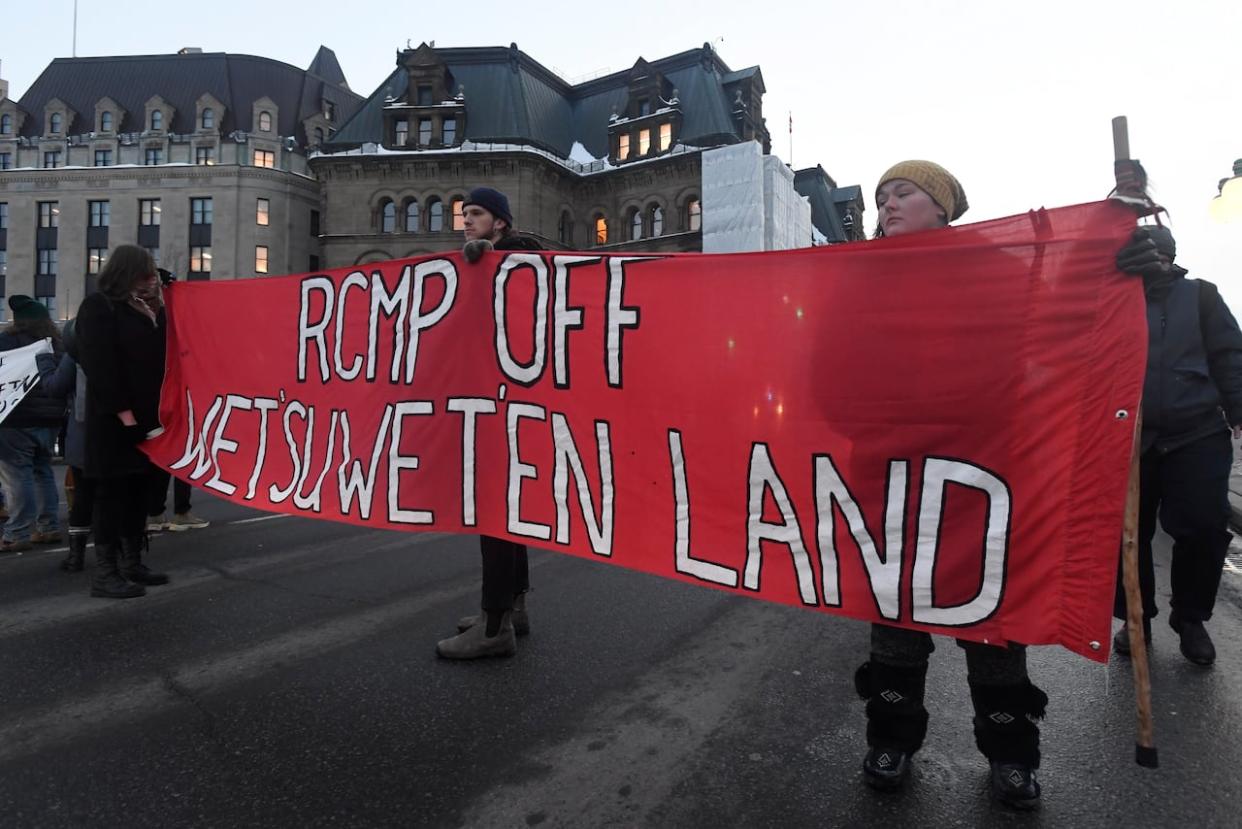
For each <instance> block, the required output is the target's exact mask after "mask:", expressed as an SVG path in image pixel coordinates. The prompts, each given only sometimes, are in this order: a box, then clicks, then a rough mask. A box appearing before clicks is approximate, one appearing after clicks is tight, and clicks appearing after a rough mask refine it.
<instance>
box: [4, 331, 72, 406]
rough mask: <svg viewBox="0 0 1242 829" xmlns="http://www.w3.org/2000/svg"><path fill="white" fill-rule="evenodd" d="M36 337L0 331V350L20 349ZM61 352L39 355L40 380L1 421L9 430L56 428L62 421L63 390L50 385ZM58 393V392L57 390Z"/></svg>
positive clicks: (37, 338) (35, 339)
mask: <svg viewBox="0 0 1242 829" xmlns="http://www.w3.org/2000/svg"><path fill="white" fill-rule="evenodd" d="M39 339H40V338H39V337H35V336H33V335H31V334H27V333H25V332H18V331H6V332H5V333H3V334H0V351H9V350H11V349H14V348H22V347H23V346H27V345H30V344H31V343H36V342H38V341H39ZM61 356H62V355H61V354H59V353H58V354H55V355H50V354H40V355H39V357H38V360H37V362H38V366H39V375H40V378H41V379H40V380H39V382H38V383H36V384H35V386H34V388H32V389H31V390H30V391H29V392H27V393H26V396H25V397H24V398H22V402H21V403H18V404H17V408H15V409H14V410H13V412H12V413H11V414H10V415H9V416H8V417H6V418H5V419H4V423H3V424H0V425H3V426H5V427H8V428H12V429H25V428H30V427H41V426H42V427H50V428H54V429H59V428H60V424H61V423H63V422H64V421H65V404H66V399H65V398H66V392H65V390H63V389H53V388H51V386H50V384H49V382H48V381H49V380H50V377H51V375H52V373H53V372H54V371H55V370H56V367H57V366H58V365H59V364H60V359H61ZM58 392H59V393H58Z"/></svg>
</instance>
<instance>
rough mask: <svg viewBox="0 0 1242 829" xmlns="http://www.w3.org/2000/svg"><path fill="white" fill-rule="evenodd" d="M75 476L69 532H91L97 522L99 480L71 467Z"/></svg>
mask: <svg viewBox="0 0 1242 829" xmlns="http://www.w3.org/2000/svg"><path fill="white" fill-rule="evenodd" d="M69 469H70V471H71V472H72V474H73V504H72V505H71V506H70V507H69V532H70V533H72V534H74V535H78V532H74V531H75V530H77V531H79V532H83V533H85V532H90V528H91V524H92V523H94V520H95V488H96V486H97V485H98V483H99V479H98V478H88V477H86V473H85V472H83V471H82V470H81V469H79V468H77V467H76V466H71V467H69Z"/></svg>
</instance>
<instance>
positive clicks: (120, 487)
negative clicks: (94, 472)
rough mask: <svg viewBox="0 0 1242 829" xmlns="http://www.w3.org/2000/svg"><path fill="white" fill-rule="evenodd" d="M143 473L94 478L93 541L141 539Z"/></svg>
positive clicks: (144, 494)
mask: <svg viewBox="0 0 1242 829" xmlns="http://www.w3.org/2000/svg"><path fill="white" fill-rule="evenodd" d="M147 480H148V476H147V473H145V472H139V473H137V474H133V475H118V476H114V477H109V478H96V479H95V544H96V545H98V546H101V547H102V546H108V545H112V544H120V543H121V539H124V538H141V537H142V535H143V533H145V532H146V529H147Z"/></svg>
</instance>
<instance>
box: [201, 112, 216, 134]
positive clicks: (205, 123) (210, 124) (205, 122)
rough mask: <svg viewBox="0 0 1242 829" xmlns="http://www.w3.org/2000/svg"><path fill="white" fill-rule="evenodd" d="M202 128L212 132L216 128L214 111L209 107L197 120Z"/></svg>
mask: <svg viewBox="0 0 1242 829" xmlns="http://www.w3.org/2000/svg"><path fill="white" fill-rule="evenodd" d="M199 122H200V123H201V124H202V128H203V129H205V130H214V129H215V128H216V111H215V110H214V109H212V108H211V107H207V108H205V109H204V110H203V114H202V116H201V117H200V118H199Z"/></svg>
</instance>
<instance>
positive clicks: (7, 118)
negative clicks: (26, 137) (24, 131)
mask: <svg viewBox="0 0 1242 829" xmlns="http://www.w3.org/2000/svg"><path fill="white" fill-rule="evenodd" d="M12 131H13V116H12V115H0V132H2V133H4V134H6V135H7V134H8V133H10V132H12Z"/></svg>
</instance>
